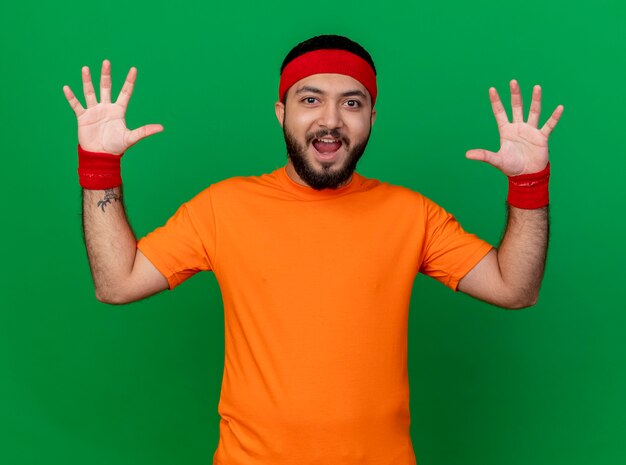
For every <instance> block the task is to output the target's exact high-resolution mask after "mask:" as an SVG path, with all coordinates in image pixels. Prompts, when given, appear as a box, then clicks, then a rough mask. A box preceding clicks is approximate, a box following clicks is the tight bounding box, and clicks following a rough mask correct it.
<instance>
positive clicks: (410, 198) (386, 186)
mask: <svg viewBox="0 0 626 465" xmlns="http://www.w3.org/2000/svg"><path fill="white" fill-rule="evenodd" d="M362 179H363V184H364V185H366V186H368V189H367V190H368V191H370V192H372V194H376V195H378V196H380V197H381V198H383V199H385V200H387V201H388V202H393V203H400V204H406V205H407V206H408V205H413V206H425V205H426V204H427V203H433V204H434V202H432V201H431V200H430V199H428V198H427V197H426V196H424V195H423V194H422V193H420V192H418V191H416V190H413V189H410V188H408V187H404V186H400V185H397V184H391V183H389V182H385V181H379V180H376V179H369V178H363V177H362Z"/></svg>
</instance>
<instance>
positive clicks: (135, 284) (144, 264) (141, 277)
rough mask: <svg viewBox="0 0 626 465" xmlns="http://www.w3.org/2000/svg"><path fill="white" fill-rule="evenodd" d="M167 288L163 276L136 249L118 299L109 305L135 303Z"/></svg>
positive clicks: (167, 285)
mask: <svg viewBox="0 0 626 465" xmlns="http://www.w3.org/2000/svg"><path fill="white" fill-rule="evenodd" d="M168 288H169V284H168V282H167V279H166V278H165V276H163V274H161V272H160V271H159V270H158V269H157V267H156V266H154V265H153V264H152V262H151V261H150V260H148V258H147V257H146V256H145V255H144V254H143V253H142V252H141V250H139V249H137V251H136V253H135V262H134V264H133V269H132V271H131V273H130V276H129V277H128V279H127V280H126V282H125V284H124V287H123V288H122V289H121V291H120V295H119V298H118V299H116V302H111V303H120V304H121V303H130V302H135V301H137V300H141V299H145V298H146V297H149V296H151V295H153V294H156V293H158V292H161V291H163V290H165V289H168Z"/></svg>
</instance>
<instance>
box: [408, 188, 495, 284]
mask: <svg viewBox="0 0 626 465" xmlns="http://www.w3.org/2000/svg"><path fill="white" fill-rule="evenodd" d="M424 201H425V205H424V211H425V215H426V228H425V235H424V255H423V260H422V264H421V266H420V272H421V273H423V274H425V275H427V276H430V277H432V278H435V279H436V280H437V281H440V282H441V283H443V284H445V285H446V286H448V287H449V288H451V289H452V290H454V291H456V290H457V286H458V284H459V281H460V280H461V278H463V276H465V275H466V274H467V273H468V272H469V271H470V270H471V269H472V268H473V267H474V266H475V265H476V264H477V263H478V262H479V261H480V260H481V259H482V258H483V257H484V256H485V255H487V252H489V251H490V250H491V249H492V248H493V247H492V246H491V245H490V244H488V243H487V242H485V241H483V240H482V239H479V238H478V237H477V236H475V235H474V234H470V233H468V232H466V231H464V230H463V228H462V227H461V225H460V224H459V222H458V221H457V220H456V219H455V218H454V216H453V215H451V214H450V213H448V212H447V211H445V210H444V209H443V208H442V207H440V206H439V205H437V204H436V203H434V202H432V201H431V200H429V199H426V198H425V199H424Z"/></svg>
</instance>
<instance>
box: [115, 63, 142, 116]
mask: <svg viewBox="0 0 626 465" xmlns="http://www.w3.org/2000/svg"><path fill="white" fill-rule="evenodd" d="M136 79H137V68H135V67H134V66H133V67H132V68H130V71H128V74H127V75H126V81H124V85H123V86H122V90H121V91H120V95H118V96H117V100H116V102H115V103H116V104H118V105H120V106H122V107H123V108H126V107H127V106H128V101H129V100H130V97H131V96H132V95H133V89H134V87H135V80H136Z"/></svg>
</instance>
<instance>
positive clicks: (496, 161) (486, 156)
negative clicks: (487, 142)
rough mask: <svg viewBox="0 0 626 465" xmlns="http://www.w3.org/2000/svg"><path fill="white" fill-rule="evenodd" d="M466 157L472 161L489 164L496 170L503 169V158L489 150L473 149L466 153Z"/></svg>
mask: <svg viewBox="0 0 626 465" xmlns="http://www.w3.org/2000/svg"><path fill="white" fill-rule="evenodd" d="M465 157H466V158H468V159H470V160H478V161H484V162H485V163H489V164H490V165H492V166H495V167H496V168H501V167H502V157H499V156H498V154H497V153H495V152H490V151H489V150H484V149H473V150H468V151H467V152H466V153H465Z"/></svg>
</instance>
